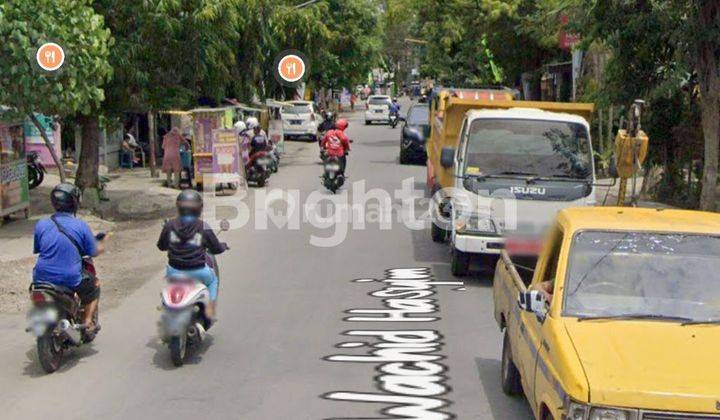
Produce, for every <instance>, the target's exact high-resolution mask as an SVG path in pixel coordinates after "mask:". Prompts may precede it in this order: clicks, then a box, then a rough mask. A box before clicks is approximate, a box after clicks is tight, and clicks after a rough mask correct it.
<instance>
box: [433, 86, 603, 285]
mask: <svg viewBox="0 0 720 420" xmlns="http://www.w3.org/2000/svg"><path fill="white" fill-rule="evenodd" d="M503 92H504V91H500V92H498V93H493V92H492V91H491V92H490V93H489V94H486V95H484V96H480V95H478V96H476V97H469V96H468V95H464V96H463V97H460V96H454V95H449V94H446V95H443V94H442V93H441V94H439V95H437V96H436V98H435V99H434V100H433V103H432V104H431V116H430V119H431V121H430V123H431V134H430V140H429V142H428V144H427V154H428V160H427V189H428V191H429V193H430V195H431V196H432V200H431V204H430V214H431V218H432V224H431V229H430V233H431V237H432V240H433V241H435V242H445V241H449V242H450V246H451V250H452V253H451V254H452V261H451V271H452V273H453V275H455V276H464V275H466V274H467V273H468V271H469V267H470V263H471V261H473V260H474V259H476V257H483V258H482V259H483V260H484V261H485V263H486V264H487V267H493V266H494V265H495V261H497V258H498V256H499V254H500V252H501V251H502V250H503V249H504V247H505V241H506V238H507V237H508V236H516V237H525V238H526V241H528V244H527V245H526V247H527V246H532V243H535V245H537V243H539V240H538V239H537V238H539V235H541V233H542V232H543V231H544V230H545V229H546V228H547V226H548V225H549V223H550V221H551V220H552V218H553V217H554V215H555V214H556V213H557V211H558V210H560V209H563V208H567V207H577V206H592V205H595V204H596V199H595V168H594V164H593V151H592V142H591V138H590V126H589V121H590V120H591V116H592V112H593V109H594V106H593V104H584V103H557V102H534V101H516V100H511V98H509V97H508V96H509V94H507V93H503ZM488 96H490V97H488ZM518 243H519V241H518ZM528 252H532V251H531V250H529V251H528Z"/></svg>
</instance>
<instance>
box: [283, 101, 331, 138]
mask: <svg viewBox="0 0 720 420" xmlns="http://www.w3.org/2000/svg"><path fill="white" fill-rule="evenodd" d="M280 116H281V118H282V122H283V134H284V135H285V138H297V139H300V138H305V139H308V140H316V139H317V135H318V125H319V124H320V122H321V121H322V118H321V117H320V112H319V110H318V109H317V106H316V105H315V103H313V102H310V101H290V102H288V105H285V106H283V107H282V109H280Z"/></svg>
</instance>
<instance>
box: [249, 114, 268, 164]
mask: <svg viewBox="0 0 720 420" xmlns="http://www.w3.org/2000/svg"><path fill="white" fill-rule="evenodd" d="M245 124H246V125H247V128H248V137H249V138H250V154H251V155H252V154H255V153H257V152H262V151H266V150H267V149H268V146H270V144H269V140H268V136H267V134H266V133H265V130H263V129H262V128H261V127H260V123H258V120H257V118H255V117H249V118H248V119H247V121H246V122H245Z"/></svg>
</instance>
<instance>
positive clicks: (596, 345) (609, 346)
mask: <svg viewBox="0 0 720 420" xmlns="http://www.w3.org/2000/svg"><path fill="white" fill-rule="evenodd" d="M493 294H494V302H495V319H496V320H497V323H498V325H499V326H500V328H501V329H502V330H504V339H503V348H502V367H501V375H500V376H501V385H502V389H503V391H505V393H507V394H519V393H523V392H524V394H525V397H526V398H527V400H528V402H529V404H530V407H531V408H532V411H533V413H534V415H535V418H536V419H540V420H547V419H557V420H560V419H571V420H595V419H597V420H600V419H624V420H673V419H696V420H699V419H720V363H718V357H717V355H718V348H720V215H719V214H716V213H703V212H696V211H684V210H657V209H639V208H619V207H594V208H589V207H586V208H572V209H565V210H562V211H560V212H559V213H558V215H557V218H556V220H555V222H554V224H553V225H552V228H551V231H550V232H549V233H548V239H547V241H546V243H545V244H544V247H543V250H542V252H541V253H540V256H539V257H538V258H537V264H536V265H534V266H532V262H529V261H523V262H519V261H516V260H515V259H514V258H512V257H511V256H510V255H509V254H508V253H507V251H503V253H502V255H501V258H500V260H499V261H498V264H497V267H496V272H495V278H494V285H493Z"/></svg>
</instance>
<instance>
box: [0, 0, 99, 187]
mask: <svg viewBox="0 0 720 420" xmlns="http://www.w3.org/2000/svg"><path fill="white" fill-rule="evenodd" d="M0 39H2V40H3V42H2V43H0V75H2V76H0V104H3V105H6V106H9V107H11V108H12V109H13V110H14V111H15V112H17V113H19V114H20V115H27V116H28V117H29V118H30V119H31V120H32V121H33V123H34V124H35V125H36V126H37V127H38V129H39V130H40V133H41V134H42V136H43V139H44V140H45V143H46V145H47V146H48V148H49V149H50V152H51V153H52V155H53V159H54V160H55V163H56V165H57V166H58V169H59V170H60V178H61V180H63V181H64V179H65V176H64V173H63V170H62V164H61V162H60V160H59V158H58V157H57V156H55V153H54V150H53V148H52V147H50V142H49V139H48V138H47V137H46V135H45V132H44V130H42V128H41V127H40V125H39V122H38V121H37V119H36V118H35V116H34V113H35V112H40V113H43V114H47V115H58V116H67V115H73V114H75V113H80V114H89V113H91V112H92V110H93V109H94V108H96V107H97V106H98V105H99V104H100V102H101V101H102V100H103V99H104V92H103V89H102V86H103V83H105V81H106V80H107V79H108V78H109V76H110V73H111V68H110V66H109V65H108V62H107V59H108V45H109V44H110V42H111V38H110V32H109V31H108V30H107V29H106V28H105V27H104V24H103V19H102V17H101V16H99V15H97V14H95V13H94V11H93V9H92V8H91V7H89V2H88V1H87V0H8V1H5V2H4V3H2V4H0ZM45 42H55V43H57V44H59V45H61V46H62V48H63V49H64V51H65V55H66V57H65V62H64V64H63V67H62V68H61V69H60V70H58V71H57V72H54V73H52V72H45V71H44V70H42V69H41V68H40V67H39V66H38V65H37V63H36V62H35V52H36V51H37V49H38V48H39V47H40V46H41V45H42V44H44V43H45Z"/></svg>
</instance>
